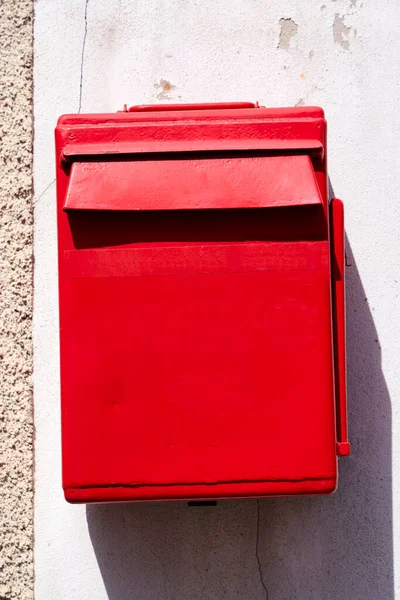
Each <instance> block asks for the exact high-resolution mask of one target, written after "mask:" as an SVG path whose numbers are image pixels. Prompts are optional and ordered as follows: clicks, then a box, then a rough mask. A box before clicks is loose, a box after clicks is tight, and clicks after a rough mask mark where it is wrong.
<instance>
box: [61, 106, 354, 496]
mask: <svg viewBox="0 0 400 600" xmlns="http://www.w3.org/2000/svg"><path fill="white" fill-rule="evenodd" d="M56 160H57V198H58V200H57V205H58V209H57V210H58V245H59V303H60V351H61V402H62V454H63V457H62V458H63V488H64V492H65V497H66V498H67V500H69V501H70V502H102V501H108V502H109V501H135V500H167V499H210V498H229V497H248V496H268V495H289V494H328V493H331V492H333V491H334V490H335V488H336V485H337V456H338V455H340V454H348V452H349V445H348V442H347V425H346V398H345V347H344V282H343V277H344V271H343V261H344V252H343V207H342V204H341V202H340V201H337V200H334V201H333V202H332V203H331V205H329V203H328V197H327V172H326V123H325V120H324V115H323V112H322V110H321V109H319V108H313V107H311V108H306V107H301V108H293V109H265V108H258V107H256V106H254V105H251V104H249V103H243V104H236V105H229V104H227V105H220V106H218V105H216V106H213V105H208V106H186V107H185V106H183V107H181V106H175V107H165V110H163V107H137V108H136V109H132V110H130V111H127V112H122V113H116V114H112V115H110V114H100V115H66V116H63V117H61V118H60V120H59V122H58V125H57V128H56Z"/></svg>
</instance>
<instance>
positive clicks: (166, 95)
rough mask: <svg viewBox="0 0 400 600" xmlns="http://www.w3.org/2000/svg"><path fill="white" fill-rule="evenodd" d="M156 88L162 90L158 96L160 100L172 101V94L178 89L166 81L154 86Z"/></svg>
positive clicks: (163, 80) (161, 80) (162, 80)
mask: <svg viewBox="0 0 400 600" xmlns="http://www.w3.org/2000/svg"><path fill="white" fill-rule="evenodd" d="M154 87H155V88H156V90H160V92H159V93H158V94H157V98H158V99H159V100H170V99H171V92H172V91H173V90H174V89H175V88H176V86H175V85H172V83H171V82H170V81H167V80H166V79H160V81H159V83H155V84H154Z"/></svg>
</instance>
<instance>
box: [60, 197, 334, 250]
mask: <svg viewBox="0 0 400 600" xmlns="http://www.w3.org/2000/svg"><path fill="white" fill-rule="evenodd" d="M68 219H69V224H70V227H71V233H72V237H73V241H74V245H75V248H76V249H84V248H112V247H119V246H134V245H135V244H139V243H156V242H159V243H165V244H168V243H180V242H187V243H201V242H204V243H207V242H208V243H210V242H211V243H213V242H215V243H217V242H221V243H223V242H225V243H226V242H246V241H307V240H310V241H317V240H326V239H327V222H326V216H325V213H324V210H323V208H322V206H316V205H310V206H298V207H297V206H296V207H293V206H291V207H278V208H255V209H243V210H239V209H224V210H215V209H214V210H176V211H143V212H141V211H94V210H75V211H70V212H69V213H68Z"/></svg>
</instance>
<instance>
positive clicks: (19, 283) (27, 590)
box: [0, 0, 33, 600]
mask: <svg viewBox="0 0 400 600" xmlns="http://www.w3.org/2000/svg"><path fill="white" fill-rule="evenodd" d="M32 14H33V1H31V0H2V2H1V11H0V39H1V44H0V290H1V291H0V369H1V373H0V386H1V401H0V598H1V599H2V600H3V599H4V600H11V599H12V598H18V599H26V600H28V599H30V598H32V597H33V488H32V480H33V473H32V468H33V460H32V458H33V456H32V442H33V419H32V389H31V386H32V384H31V372H32V339H31V338H32V282H33V280H32V270H33V259H32V234H33V221H32V107H31V103H32V51H33V48H32V44H33V38H32Z"/></svg>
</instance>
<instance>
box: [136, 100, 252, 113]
mask: <svg viewBox="0 0 400 600" xmlns="http://www.w3.org/2000/svg"><path fill="white" fill-rule="evenodd" d="M125 106H126V105H125ZM240 108H259V106H258V102H256V103H254V102H214V103H212V102H203V103H197V104H141V105H138V106H131V107H130V108H127V109H126V111H125V112H148V111H149V112H160V111H163V110H227V109H240Z"/></svg>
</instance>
